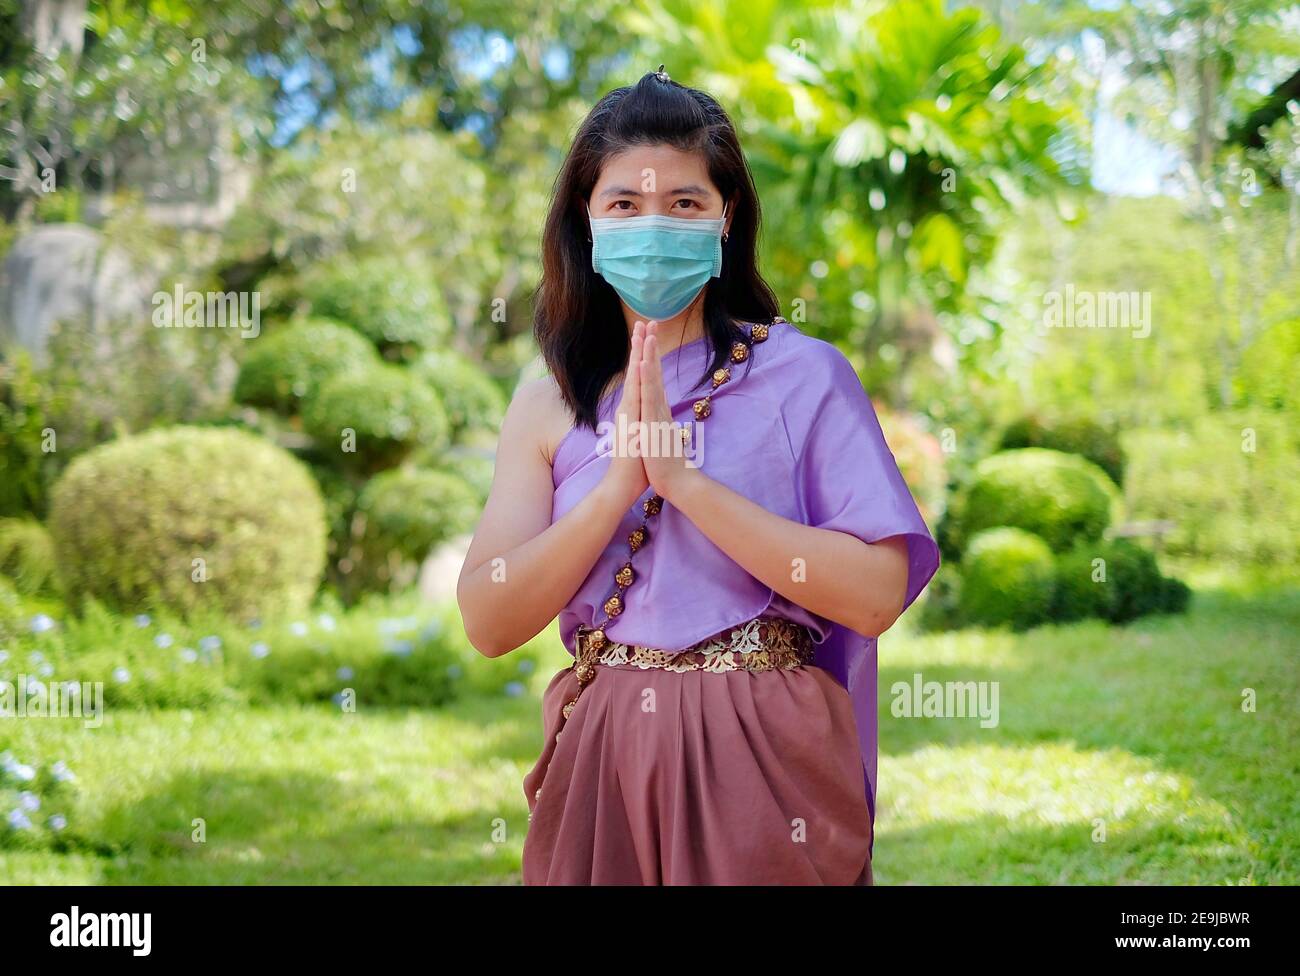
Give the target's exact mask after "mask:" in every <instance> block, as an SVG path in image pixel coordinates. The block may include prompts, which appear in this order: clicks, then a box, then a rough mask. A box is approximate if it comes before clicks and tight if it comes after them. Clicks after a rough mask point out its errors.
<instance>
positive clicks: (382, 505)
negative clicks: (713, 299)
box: [357, 468, 478, 560]
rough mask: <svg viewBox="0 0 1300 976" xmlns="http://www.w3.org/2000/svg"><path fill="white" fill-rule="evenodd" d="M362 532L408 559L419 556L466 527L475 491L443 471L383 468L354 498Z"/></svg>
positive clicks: (475, 513) (474, 510)
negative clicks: (363, 530) (362, 524)
mask: <svg viewBox="0 0 1300 976" xmlns="http://www.w3.org/2000/svg"><path fill="white" fill-rule="evenodd" d="M357 511H358V512H359V513H360V514H361V515H362V516H363V517H364V518H365V520H366V529H365V534H366V538H367V539H369V540H371V541H372V542H373V543H375V544H377V545H382V546H383V547H385V548H388V549H391V550H394V551H396V552H398V553H400V554H401V555H403V556H405V557H407V558H408V559H415V560H421V559H423V558H424V557H425V556H427V555H428V554H429V552H430V551H431V550H432V549H433V548H434V547H435V546H437V545H439V544H440V543H442V542H445V541H446V540H447V539H450V538H451V537H452V536H455V535H458V534H459V533H461V532H464V531H466V530H467V529H469V528H471V527H472V526H473V524H474V519H475V518H476V517H477V516H478V497H477V496H476V494H475V492H474V490H473V489H472V488H470V486H469V485H467V484H466V483H465V482H464V481H462V480H461V479H460V478H458V477H456V476H455V475H454V474H449V473H447V472H445V471H428V470H420V469H417V468H411V469H402V470H398V471H385V472H384V473H383V474H378V475H376V476H375V477H373V478H371V479H370V481H369V483H367V484H366V487H365V488H364V489H363V490H362V492H361V497H360V498H359V499H358V501H357Z"/></svg>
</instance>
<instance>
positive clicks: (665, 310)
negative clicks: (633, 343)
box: [587, 207, 727, 319]
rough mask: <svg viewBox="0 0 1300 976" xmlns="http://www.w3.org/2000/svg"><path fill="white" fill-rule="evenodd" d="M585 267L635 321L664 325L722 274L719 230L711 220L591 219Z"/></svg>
mask: <svg viewBox="0 0 1300 976" xmlns="http://www.w3.org/2000/svg"><path fill="white" fill-rule="evenodd" d="M587 217H588V218H589V219H590V220H591V266H592V268H594V269H595V271H596V273H597V274H598V275H600V276H601V277H602V278H604V279H605V280H606V281H608V282H609V283H610V285H611V286H612V287H613V289H614V290H615V291H616V292H618V294H619V297H620V298H622V299H623V301H625V302H627V304H628V305H629V306H630V307H631V308H632V310H633V311H634V312H636V313H637V314H638V315H644V316H645V317H646V318H649V319H670V318H672V317H673V316H674V315H676V314H677V313H678V312H680V311H682V309H684V308H686V306H687V305H689V304H690V303H691V302H693V301H694V300H695V296H696V295H698V294H699V293H700V289H702V288H703V287H704V286H705V285H706V284H708V281H709V279H710V278H716V277H718V276H719V275H721V274H722V228H723V227H724V226H726V222H727V211H726V208H725V207H724V208H723V211H722V216H721V217H719V218H717V219H709V220H706V219H702V218H690V217H661V216H659V215H657V214H650V215H647V216H644V217H599V218H597V217H592V216H591V208H590V207H588V208H587Z"/></svg>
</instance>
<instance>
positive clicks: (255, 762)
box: [0, 581, 1300, 884]
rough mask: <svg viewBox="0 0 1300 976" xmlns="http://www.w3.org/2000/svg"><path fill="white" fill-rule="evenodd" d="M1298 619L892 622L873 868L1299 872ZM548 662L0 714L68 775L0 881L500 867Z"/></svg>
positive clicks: (412, 878) (1093, 875) (919, 872)
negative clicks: (287, 694) (516, 690)
mask: <svg viewBox="0 0 1300 976" xmlns="http://www.w3.org/2000/svg"><path fill="white" fill-rule="evenodd" d="M1298 632H1300V589H1296V588H1273V589H1263V590H1259V589H1258V588H1257V589H1256V590H1255V591H1254V592H1253V593H1252V592H1251V591H1250V590H1249V588H1245V587H1242V588H1238V589H1236V590H1234V589H1233V588H1231V587H1230V586H1228V585H1224V584H1221V583H1218V582H1217V581H1216V582H1214V583H1213V584H1212V585H1211V587H1210V588H1205V586H1204V584H1203V585H1202V588H1201V589H1200V590H1199V591H1198V593H1197V595H1196V597H1195V599H1194V602H1193V606H1192V609H1191V611H1190V612H1189V613H1188V614H1187V615H1185V616H1181V617H1164V618H1147V619H1144V620H1140V621H1137V622H1136V623H1134V624H1132V625H1130V626H1128V627H1110V626H1106V625H1103V624H1098V623H1082V624H1074V625H1070V626H1063V627H1046V628H1040V629H1037V630H1034V631H1030V632H1028V633H1023V634H1008V633H1003V632H997V631H987V632H986V631H963V632H958V633H954V634H944V635H929V636H924V637H916V636H912V635H910V634H908V633H907V632H905V631H902V632H899V633H896V634H890V635H889V636H887V637H886V638H885V640H884V641H883V642H882V645H883V646H882V651H881V675H880V687H881V744H882V748H881V762H880V776H881V782H880V818H879V825H878V827H879V829H878V835H877V840H876V863H875V875H876V882H877V883H878V884H929V883H957V884H986V883H1009V884H1041V883H1058V884H1182V883H1202V884H1268V883H1273V884H1276V883H1289V884H1295V883H1297V881H1300V798H1298V794H1297V791H1296V789H1295V782H1296V778H1297V774H1300V714H1298V713H1297V707H1296V706H1297V702H1300V661H1298V657H1300V655H1298V653H1297V637H1296V634H1297V633H1298ZM561 654H562V652H561V651H559V650H558V648H557V649H555V651H554V654H552V655H550V656H549V657H548V658H547V659H546V660H545V661H544V663H543V664H542V666H540V667H539V668H538V669H537V671H536V672H535V673H534V674H533V675H532V676H531V677H530V679H529V680H528V682H527V685H528V688H529V690H528V693H527V694H525V695H523V696H521V697H515V698H512V697H509V696H506V695H503V694H494V695H490V696H489V695H476V696H474V697H470V698H466V699H462V700H459V701H457V702H454V703H452V704H450V705H448V706H446V707H444V708H441V709H436V710H426V709H415V708H410V709H379V708H372V709H366V708H364V707H362V708H361V709H360V710H359V711H358V712H357V713H355V714H343V713H341V712H340V711H339V710H338V709H337V708H335V707H333V706H331V705H326V704H320V705H303V706H291V705H284V706H274V705H272V706H255V707H247V706H242V705H231V704H224V705H217V706H214V707H211V708H209V709H206V710H204V709H195V710H185V709H175V708H173V709H165V710H159V711H145V710H138V711H135V710H123V709H116V710H112V711H110V713H109V716H108V718H107V719H106V721H105V724H104V725H103V727H102V728H100V729H97V730H86V729H83V728H82V727H81V726H80V725H79V724H74V723H73V722H70V721H58V722H55V721H36V720H29V721H24V722H17V721H14V722H6V723H4V725H3V726H0V740H3V744H4V745H5V746H6V747H7V748H10V749H12V750H13V751H14V753H15V754H16V755H18V756H20V757H21V758H23V759H24V760H25V761H33V760H39V761H41V762H45V763H48V762H52V761H54V760H56V759H64V760H66V761H67V763H68V765H69V766H70V767H71V768H72V769H73V770H74V771H75V772H76V773H77V775H78V781H77V783H76V793H75V797H74V800H73V801H72V802H73V805H72V807H71V808H70V809H69V810H68V811H67V814H68V820H69V824H70V826H69V829H68V831H67V833H66V835H65V837H64V841H63V842H61V843H62V844H63V846H64V847H65V848H66V849H64V850H51V849H39V850H31V851H13V850H10V851H0V882H6V883H33V884H53V883H65V884H79V883H89V884H125V883H136V884H140V883H143V884H164V883H179V884H203V883H216V884H277V883H341V884H371V883H435V884H436V883H447V882H454V883H471V884H482V883H487V884H494V883H515V882H517V878H518V866H519V856H520V850H521V845H522V840H523V835H524V833H525V830H526V826H527V819H526V809H527V808H526V805H525V802H524V797H523V791H522V787H521V785H520V781H521V779H522V777H523V775H524V773H525V772H526V771H527V769H528V768H529V766H530V765H531V764H532V762H533V761H534V759H535V758H536V755H537V751H538V749H539V748H540V745H541V742H540V736H541V726H540V720H539V717H538V697H537V696H538V693H539V691H540V690H541V689H542V688H543V687H544V686H545V683H546V681H547V680H548V679H549V677H550V674H551V673H552V672H553V670H554V668H553V665H554V666H558V665H559V664H560V663H562V660H563V659H562V657H561V656H560V655H561ZM491 666H492V667H494V668H495V667H500V668H501V669H503V670H502V674H503V675H505V674H507V673H508V672H509V670H510V669H511V668H512V666H513V663H512V662H511V661H510V660H509V659H508V658H507V659H506V660H505V661H501V662H491ZM916 672H920V673H921V674H922V675H923V676H924V678H925V679H926V680H939V681H947V680H959V681H969V680H988V681H997V682H998V683H999V689H1000V722H999V724H998V725H997V726H996V727H995V728H990V729H984V728H981V727H980V724H979V721H978V719H939V718H906V719H905V718H895V717H893V716H892V715H891V713H890V707H889V705H890V686H891V685H892V684H893V682H895V681H908V682H910V681H911V680H912V675H913V674H914V673H916ZM1244 688H1253V689H1255V691H1256V692H1257V695H1258V710H1257V711H1256V712H1254V713H1246V712H1243V711H1242V708H1241V701H1242V697H1241V694H1242V689H1244ZM0 751H2V750H0ZM3 812H4V811H0V813H3ZM194 818H203V819H204V821H205V823H206V830H207V836H206V841H205V842H203V843H196V842H194V841H193V840H191V829H192V828H191V822H192V820H193V819H194ZM1098 821H1100V822H1102V823H1104V828H1105V837H1106V839H1105V840H1104V842H1102V841H1099V840H1097V839H1095V837H1096V831H1097V822H1098Z"/></svg>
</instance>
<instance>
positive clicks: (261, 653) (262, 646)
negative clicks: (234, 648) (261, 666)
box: [249, 641, 271, 660]
mask: <svg viewBox="0 0 1300 976" xmlns="http://www.w3.org/2000/svg"><path fill="white" fill-rule="evenodd" d="M249 651H250V652H251V653H252V655H253V657H255V658H258V659H259V660H260V659H261V658H264V657H266V656H267V655H268V654H270V653H271V649H270V648H269V647H267V646H266V643H265V642H263V641H254V642H253V646H252V647H250V648H249Z"/></svg>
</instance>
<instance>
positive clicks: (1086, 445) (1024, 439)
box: [997, 414, 1124, 485]
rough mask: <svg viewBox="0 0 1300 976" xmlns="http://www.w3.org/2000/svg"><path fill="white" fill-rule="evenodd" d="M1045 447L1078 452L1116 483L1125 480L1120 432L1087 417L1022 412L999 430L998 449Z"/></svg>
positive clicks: (1069, 452)
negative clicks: (1000, 433) (1021, 415)
mask: <svg viewBox="0 0 1300 976" xmlns="http://www.w3.org/2000/svg"><path fill="white" fill-rule="evenodd" d="M1022 447H1045V448H1048V449H1050V450H1053V451H1061V452H1063V453H1065V454H1081V455H1083V456H1084V457H1085V458H1087V459H1088V460H1089V461H1091V462H1092V463H1093V464H1095V465H1097V467H1099V468H1101V469H1102V470H1103V471H1105V472H1106V473H1107V474H1108V475H1110V477H1111V480H1112V481H1114V482H1115V484H1117V485H1122V484H1123V483H1124V449H1123V447H1121V446H1120V440H1119V433H1118V432H1117V431H1115V430H1113V429H1111V428H1109V427H1106V426H1103V425H1102V424H1099V423H1097V421H1095V420H1093V419H1091V418H1090V417H1053V418H1048V417H1043V416H1040V415H1038V414H1025V415H1024V416H1023V417H1020V418H1018V419H1017V420H1014V421H1012V423H1010V424H1009V425H1008V426H1007V428H1006V429H1005V430H1004V431H1003V432H1002V436H1001V438H1000V439H999V442H998V448H997V449H998V450H999V451H1009V450H1016V449H1018V448H1022Z"/></svg>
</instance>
